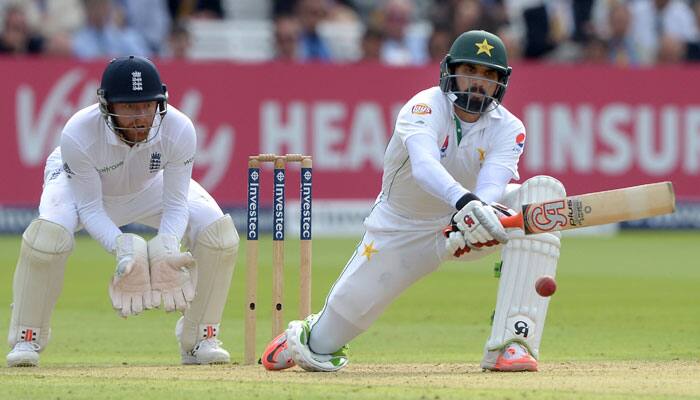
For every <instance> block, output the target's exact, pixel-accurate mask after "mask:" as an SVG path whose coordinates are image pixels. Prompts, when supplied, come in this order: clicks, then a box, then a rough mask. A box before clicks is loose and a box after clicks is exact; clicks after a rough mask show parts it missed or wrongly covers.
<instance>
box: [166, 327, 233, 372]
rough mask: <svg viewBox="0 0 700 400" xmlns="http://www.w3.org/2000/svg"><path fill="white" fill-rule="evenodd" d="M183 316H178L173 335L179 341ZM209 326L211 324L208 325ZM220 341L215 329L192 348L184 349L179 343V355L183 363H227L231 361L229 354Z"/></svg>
mask: <svg viewBox="0 0 700 400" xmlns="http://www.w3.org/2000/svg"><path fill="white" fill-rule="evenodd" d="M184 318H185V317H180V319H179V320H178V321H177V325H176V326H175V336H177V338H178V342H179V341H180V336H181V335H182V325H183V323H184ZM210 327H211V326H210ZM221 344H222V343H221V341H220V340H219V339H217V338H216V330H213V332H212V333H211V334H210V335H208V337H207V338H206V339H202V340H200V341H199V342H197V344H195V345H194V347H193V348H192V350H185V349H183V348H182V345H180V357H181V359H182V364H183V365H209V364H228V363H230V362H231V355H230V354H229V353H228V351H226V349H224V348H223V347H221Z"/></svg>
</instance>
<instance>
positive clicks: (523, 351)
mask: <svg viewBox="0 0 700 400" xmlns="http://www.w3.org/2000/svg"><path fill="white" fill-rule="evenodd" d="M482 366H483V365H482ZM483 367H484V369H488V370H491V371H500V372H523V371H529V372H535V371H537V360H536V359H535V358H534V357H533V356H531V355H530V353H529V352H528V350H527V348H525V346H523V345H522V344H520V343H517V342H514V343H510V344H508V345H507V346H506V347H505V348H504V349H503V350H502V351H501V354H499V355H498V358H496V363H495V364H494V365H493V366H483Z"/></svg>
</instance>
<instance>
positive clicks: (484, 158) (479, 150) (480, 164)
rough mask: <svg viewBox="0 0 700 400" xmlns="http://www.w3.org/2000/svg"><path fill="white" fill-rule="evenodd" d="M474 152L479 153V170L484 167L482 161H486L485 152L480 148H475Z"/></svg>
mask: <svg viewBox="0 0 700 400" xmlns="http://www.w3.org/2000/svg"><path fill="white" fill-rule="evenodd" d="M476 151H478V152H479V168H481V166H482V165H484V161H485V160H486V150H485V149H482V148H481V147H477V148H476Z"/></svg>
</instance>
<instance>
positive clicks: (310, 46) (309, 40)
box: [296, 0, 331, 61]
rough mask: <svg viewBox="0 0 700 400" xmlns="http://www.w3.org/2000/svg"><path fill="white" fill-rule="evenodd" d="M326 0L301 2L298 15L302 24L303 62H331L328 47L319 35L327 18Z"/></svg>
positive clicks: (298, 4)
mask: <svg viewBox="0 0 700 400" xmlns="http://www.w3.org/2000/svg"><path fill="white" fill-rule="evenodd" d="M327 11H328V10H327V9H326V3H325V0H299V1H298V3H297V6H296V15H297V17H298V18H299V22H300V23H301V34H300V39H299V55H300V59H301V60H302V61H329V60H330V59H331V53H330V50H329V49H328V45H327V44H326V43H325V42H324V41H323V38H322V37H321V35H319V33H318V25H319V23H321V21H323V19H324V18H326V16H327Z"/></svg>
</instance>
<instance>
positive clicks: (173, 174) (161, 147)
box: [60, 104, 197, 252]
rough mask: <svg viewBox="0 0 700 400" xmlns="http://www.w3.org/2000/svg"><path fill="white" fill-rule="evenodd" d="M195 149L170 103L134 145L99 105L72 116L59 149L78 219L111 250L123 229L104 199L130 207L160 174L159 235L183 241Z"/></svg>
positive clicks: (186, 123) (190, 130)
mask: <svg viewBox="0 0 700 400" xmlns="http://www.w3.org/2000/svg"><path fill="white" fill-rule="evenodd" d="M158 119H159V117H156V121H155V123H156V124H157V122H158ZM156 129H158V128H157V127H156V128H153V129H152V132H151V133H150V134H149V137H151V135H152V134H153V133H154V132H153V131H155V130H156ZM196 147H197V138H196V134H195V130H194V126H193V124H192V121H191V120H190V119H189V118H188V117H187V116H186V115H184V114H183V113H182V112H180V111H179V110H178V109H176V108H175V107H173V106H170V105H169V106H168V112H167V114H166V115H165V117H164V118H163V120H162V124H161V126H160V131H159V132H158V135H157V136H155V138H153V139H151V140H150V141H149V142H148V143H143V144H136V145H134V146H133V147H130V146H128V145H127V144H126V143H124V142H122V141H121V140H120V139H119V138H118V137H117V136H116V135H115V134H114V132H112V131H111V130H110V129H109V128H108V127H107V124H106V123H105V120H104V118H103V116H102V114H101V113H100V110H99V108H98V106H97V104H94V105H92V106H89V107H86V108H84V109H82V110H80V111H78V112H77V113H76V114H75V115H73V117H71V118H70V119H69V120H68V122H67V123H66V126H65V127H64V128H63V132H62V135H61V146H60V148H61V155H62V158H63V163H64V164H63V167H64V170H65V171H66V173H67V175H68V178H69V179H68V181H69V182H70V188H71V191H72V192H73V195H74V198H75V202H76V207H77V209H78V215H79V217H80V221H81V222H82V223H83V225H84V226H85V229H86V230H87V231H88V233H89V234H90V236H92V237H93V238H94V239H95V240H97V241H99V242H100V243H101V244H102V246H103V247H104V248H105V249H106V250H107V251H110V252H113V251H114V247H115V242H116V237H117V236H118V235H119V234H121V231H120V230H119V227H117V226H116V225H115V224H114V222H112V220H111V219H110V218H109V216H108V215H107V214H106V213H105V210H104V207H103V202H105V203H108V202H115V203H120V204H124V205H128V203H129V201H131V200H132V199H133V198H134V197H136V195H138V194H139V193H141V192H143V191H145V190H148V188H149V187H150V186H151V185H152V184H153V183H154V182H155V179H156V177H157V176H158V175H159V174H162V175H163V177H162V179H163V197H162V202H163V214H162V218H161V222H160V228H159V233H166V234H173V235H175V236H177V238H178V240H180V239H182V236H183V235H184V232H185V229H186V227H187V222H188V219H189V211H188V205H187V194H188V189H189V184H190V179H191V177H192V164H193V161H194V155H195V150H196Z"/></svg>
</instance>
